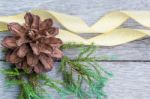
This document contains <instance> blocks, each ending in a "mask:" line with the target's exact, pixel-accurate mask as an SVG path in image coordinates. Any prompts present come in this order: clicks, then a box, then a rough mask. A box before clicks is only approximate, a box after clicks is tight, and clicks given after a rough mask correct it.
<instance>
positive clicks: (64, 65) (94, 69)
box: [58, 44, 111, 99]
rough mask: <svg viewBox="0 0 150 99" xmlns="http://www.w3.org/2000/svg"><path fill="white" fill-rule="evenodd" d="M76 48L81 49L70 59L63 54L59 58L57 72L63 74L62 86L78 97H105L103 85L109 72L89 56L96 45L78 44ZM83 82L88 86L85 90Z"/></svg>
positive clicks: (94, 58) (99, 98)
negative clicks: (61, 57)
mask: <svg viewBox="0 0 150 99" xmlns="http://www.w3.org/2000/svg"><path fill="white" fill-rule="evenodd" d="M65 46H67V45H65ZM70 46H74V45H70V44H69V47H68V48H70ZM66 48H67V47H66ZM78 48H80V49H81V52H80V53H79V55H78V56H77V57H76V58H74V59H70V58H68V57H67V56H64V57H63V59H62V60H61V63H60V68H59V71H58V72H59V73H60V72H61V73H62V75H63V80H64V83H65V85H64V87H65V88H66V89H67V90H69V91H71V92H72V94H74V95H75V96H76V97H77V98H80V99H85V98H86V99H91V98H93V97H96V98H97V99H101V98H102V97H106V95H105V93H104V92H103V87H104V85H105V83H106V81H107V79H108V76H110V75H111V74H110V73H108V72H106V71H105V70H104V69H102V67H100V65H99V64H98V63H97V62H96V60H98V59H97V58H96V57H91V55H92V54H93V53H94V52H95V50H96V48H97V47H96V46H94V45H93V44H92V45H90V46H84V45H83V46H81V45H80V46H78ZM98 68H100V69H98ZM103 74H105V75H103ZM75 75H77V78H76V77H75ZM105 76H106V77H105ZM85 84H86V86H88V87H89V88H88V90H85ZM89 93H90V94H89Z"/></svg>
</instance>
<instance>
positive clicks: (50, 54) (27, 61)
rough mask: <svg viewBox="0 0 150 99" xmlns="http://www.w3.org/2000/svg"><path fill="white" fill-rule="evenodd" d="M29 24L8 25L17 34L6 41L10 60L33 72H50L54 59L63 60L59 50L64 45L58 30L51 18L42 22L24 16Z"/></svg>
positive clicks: (3, 42) (19, 66) (8, 59)
mask: <svg viewBox="0 0 150 99" xmlns="http://www.w3.org/2000/svg"><path fill="white" fill-rule="evenodd" d="M24 19H25V24H24V25H23V26H21V25H20V24H18V23H10V24H8V30H9V31H10V32H11V33H12V34H13V35H12V36H7V37H5V38H4V39H3V41H2V45H3V46H4V47H6V48H9V49H10V50H9V52H8V53H7V55H6V60H7V61H8V62H10V63H14V64H15V65H16V67H18V68H20V69H23V70H28V71H30V72H36V73H42V72H46V71H50V70H51V69H52V67H53V63H54V59H60V58H62V57H63V53H62V51H61V50H60V49H59V48H60V46H61V45H62V44H63V43H62V41H61V40H60V39H59V38H56V37H55V36H56V35H57V34H58V28H55V27H52V25H53V22H52V20H51V19H45V20H44V21H41V20H40V17H39V16H37V15H33V14H31V13H26V15H25V16H24Z"/></svg>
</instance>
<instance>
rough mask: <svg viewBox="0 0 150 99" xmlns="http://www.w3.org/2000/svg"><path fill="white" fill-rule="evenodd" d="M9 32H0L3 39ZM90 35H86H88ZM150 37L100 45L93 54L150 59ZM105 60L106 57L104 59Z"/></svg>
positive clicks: (74, 52) (70, 52)
mask: <svg viewBox="0 0 150 99" xmlns="http://www.w3.org/2000/svg"><path fill="white" fill-rule="evenodd" d="M8 34H9V33H0V43H1V40H2V39H3V38H4V37H5V36H6V35H8ZM88 36H90V35H86V37H88ZM149 42H150V38H145V39H141V40H138V41H133V42H130V43H127V44H124V45H120V46H114V47H100V48H98V49H97V51H96V52H95V53H94V54H93V56H97V57H99V56H102V57H106V56H108V57H112V59H113V60H134V61H135V60H142V61H150V53H149V51H150V44H149ZM2 49H3V47H2V46H1V45H0V60H3V57H4V53H3V50H2ZM79 52H80V50H77V49H68V50H64V53H65V55H67V56H69V57H70V58H74V57H75V56H77V55H78V54H79ZM104 60H105V59H104Z"/></svg>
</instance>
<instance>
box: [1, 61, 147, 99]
mask: <svg viewBox="0 0 150 99" xmlns="http://www.w3.org/2000/svg"><path fill="white" fill-rule="evenodd" d="M99 64H101V66H102V67H103V68H104V69H106V70H107V71H108V72H110V71H111V72H112V73H113V77H112V78H110V80H109V81H108V83H107V84H106V87H105V88H104V90H105V92H106V93H107V95H108V99H149V97H150V94H149V92H150V84H149V83H150V79H149V77H150V72H149V70H150V66H149V65H150V62H101V63H99ZM8 65H9V64H8V63H6V62H0V68H7V66H8ZM58 66H59V63H56V64H55V66H54V68H53V71H51V72H49V73H48V75H49V76H50V77H53V78H57V79H60V75H57V74H56V71H57V69H58ZM137 71H138V72H137ZM0 77H1V81H0V91H1V92H0V95H1V98H0V99H15V98H16V96H17V94H18V88H17V87H14V88H7V87H5V81H4V75H2V74H1V75H0ZM47 90H48V91H49V93H50V94H51V93H53V94H51V95H53V96H54V97H55V98H54V99H59V96H58V94H57V93H56V92H55V91H54V90H51V89H47ZM69 99H70V98H69Z"/></svg>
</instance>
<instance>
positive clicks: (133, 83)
mask: <svg viewBox="0 0 150 99" xmlns="http://www.w3.org/2000/svg"><path fill="white" fill-rule="evenodd" d="M149 4H150V0H67V1H66V0H44V1H41V0H30V1H29V0H19V1H18V0H10V1H7V0H0V15H13V14H17V13H20V12H24V11H28V10H31V9H46V10H54V11H59V12H63V13H66V14H71V15H76V16H79V17H81V18H83V19H84V20H85V21H86V23H87V24H88V25H92V24H94V23H95V22H96V20H98V19H99V18H101V17H102V16H103V15H104V14H105V13H107V12H110V11H114V10H150V6H149ZM14 5H15V6H14ZM56 25H57V24H56ZM121 27H129V28H143V27H142V26H140V25H138V23H136V22H134V21H132V20H129V21H128V22H126V23H125V24H123V25H122V26H121ZM6 35H8V33H6V34H5V33H3V32H1V33H0V41H1V40H2V39H3V37H4V36H6ZM81 36H83V37H85V38H89V37H91V36H93V35H91V34H89V35H83V34H81ZM2 49H3V48H2V46H0V60H1V61H0V68H6V67H8V63H5V62H3V60H4V58H3V57H4V54H3V52H2ZM149 51H150V39H149V38H143V39H142V40H137V41H133V42H130V43H127V44H124V45H120V46H114V47H100V48H99V49H98V50H97V51H96V53H94V54H93V55H94V56H97V57H98V56H104V57H105V56H110V57H112V59H113V61H112V62H110V61H109V62H108V61H106V60H105V59H104V60H103V62H101V64H102V66H104V68H105V69H107V70H108V71H111V72H112V73H113V74H114V76H113V77H112V78H111V79H110V80H109V82H108V84H107V85H106V87H105V91H106V93H107V95H108V99H150V94H149V93H150V79H149V78H150V72H149V70H150V66H149V65H150V52H149ZM64 53H65V55H67V56H69V57H71V58H74V57H75V56H76V55H77V54H78V53H79V51H78V50H77V49H70V50H65V51H64ZM56 65H58V63H57V64H56ZM56 68H57V66H56ZM56 68H55V69H54V70H53V71H52V72H49V75H50V76H52V77H58V76H56V75H55V73H56ZM49 92H50V93H52V94H53V95H54V96H55V98H54V99H60V97H58V96H57V93H56V92H54V91H53V90H50V91H49ZM17 94H18V88H17V87H14V88H6V87H5V83H4V75H0V96H1V97H0V99H16V96H17ZM69 99H70V98H69Z"/></svg>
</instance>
